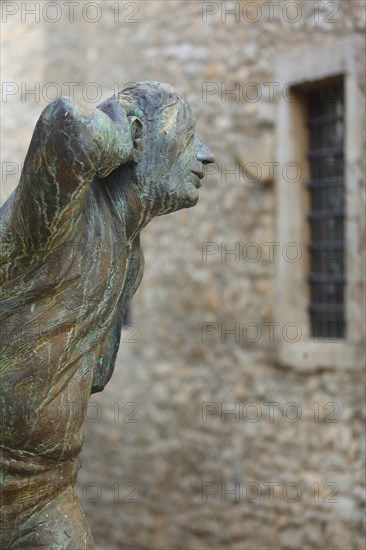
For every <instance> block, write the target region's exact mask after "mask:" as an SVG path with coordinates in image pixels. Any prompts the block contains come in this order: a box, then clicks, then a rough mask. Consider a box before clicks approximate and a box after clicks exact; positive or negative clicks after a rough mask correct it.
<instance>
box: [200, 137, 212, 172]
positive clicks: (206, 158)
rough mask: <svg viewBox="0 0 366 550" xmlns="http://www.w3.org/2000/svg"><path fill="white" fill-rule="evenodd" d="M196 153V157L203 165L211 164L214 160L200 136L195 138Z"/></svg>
mask: <svg viewBox="0 0 366 550" xmlns="http://www.w3.org/2000/svg"><path fill="white" fill-rule="evenodd" d="M196 154H197V159H198V160H199V161H200V162H202V164H203V165H206V164H212V163H213V162H215V157H214V156H213V154H212V153H211V151H210V149H209V148H208V147H206V145H203V143H202V142H201V140H200V138H198V137H197V138H196Z"/></svg>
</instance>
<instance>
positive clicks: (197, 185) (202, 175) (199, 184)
mask: <svg viewBox="0 0 366 550" xmlns="http://www.w3.org/2000/svg"><path fill="white" fill-rule="evenodd" d="M191 172H192V174H194V175H195V176H196V178H198V179H197V180H196V183H195V186H196V187H197V189H199V188H200V187H201V185H202V184H201V181H200V180H201V179H202V178H204V177H205V173H204V172H201V171H198V170H191Z"/></svg>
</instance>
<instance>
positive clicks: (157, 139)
mask: <svg viewBox="0 0 366 550" xmlns="http://www.w3.org/2000/svg"><path fill="white" fill-rule="evenodd" d="M118 100H119V102H120V103H121V104H122V105H123V107H124V110H125V113H126V115H127V117H128V120H129V123H130V131H131V136H132V140H133V145H134V162H133V163H132V164H131V165H129V166H128V178H127V179H129V180H130V181H131V180H132V181H133V184H134V190H135V191H136V193H137V196H138V199H139V201H140V202H141V205H142V207H143V208H146V209H148V210H149V214H150V215H154V216H158V215H162V214H167V213H169V212H175V211H176V210H180V209H181V208H189V207H191V206H194V205H195V204H196V203H197V201H198V197H199V194H198V189H199V187H200V186H201V181H200V180H201V179H202V178H203V177H204V167H205V165H206V164H209V163H212V162H214V161H215V159H214V157H213V155H212V154H211V152H210V151H209V149H208V148H207V147H205V146H204V145H203V144H202V143H201V141H200V139H199V137H198V136H197V134H196V132H195V121H194V118H193V115H192V111H191V109H190V107H189V105H188V103H187V102H186V100H185V99H184V98H183V97H182V95H181V94H180V93H179V92H177V91H176V90H175V89H174V88H172V87H171V86H170V85H168V84H162V83H159V82H139V83H136V84H134V85H130V86H128V87H126V88H125V89H123V90H122V91H121V92H120V93H119V94H118ZM122 168H123V167H122ZM120 173H121V174H122V173H123V172H120ZM121 179H122V180H123V179H124V178H123V177H122V178H121ZM120 184H121V185H123V181H121V182H120Z"/></svg>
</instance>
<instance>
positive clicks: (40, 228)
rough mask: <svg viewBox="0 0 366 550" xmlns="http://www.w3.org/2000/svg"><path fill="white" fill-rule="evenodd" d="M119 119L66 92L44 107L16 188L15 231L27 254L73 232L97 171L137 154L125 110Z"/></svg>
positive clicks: (103, 171)
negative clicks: (75, 100)
mask: <svg viewBox="0 0 366 550" xmlns="http://www.w3.org/2000/svg"><path fill="white" fill-rule="evenodd" d="M114 109H115V110H116V109H119V110H120V112H119V113H118V123H115V122H113V121H112V120H111V118H110V117H109V116H108V115H107V114H105V113H104V112H102V110H100V109H97V108H94V107H90V106H88V105H86V104H78V103H73V102H71V101H70V100H68V99H66V98H64V97H62V98H59V99H57V100H56V101H54V102H52V103H51V104H50V105H48V106H47V107H46V109H45V110H44V111H43V113H42V115H41V117H40V118H39V120H38V122H37V125H36V127H35V130H34V133H33V137H32V140H31V143H30V146H29V150H28V153H27V155H26V158H25V162H24V167H23V170H22V174H21V178H20V182H19V185H18V187H17V188H16V190H15V195H14V200H13V209H12V216H11V220H10V225H11V233H12V235H13V239H14V240H15V245H16V246H17V247H18V250H19V248H20V250H22V251H23V253H25V254H27V255H28V254H33V253H34V252H37V253H42V252H46V253H47V252H50V251H52V250H54V249H55V248H56V247H57V246H59V245H60V244H62V243H63V242H64V241H65V240H67V239H68V237H69V236H70V235H71V234H72V232H73V230H74V229H75V226H76V224H77V222H78V220H79V218H80V215H81V213H82V211H83V207H84V204H85V200H86V194H87V191H88V189H89V186H90V184H91V182H92V181H93V178H94V176H97V177H99V178H104V177H106V176H107V175H108V174H110V172H112V171H113V170H114V169H115V168H117V167H118V166H120V165H121V164H123V163H125V162H128V161H129V160H131V159H132V155H133V143H132V138H131V134H130V130H129V122H128V119H127V116H126V114H125V112H124V109H123V107H122V105H121V104H119V102H117V100H116V104H115V105H114Z"/></svg>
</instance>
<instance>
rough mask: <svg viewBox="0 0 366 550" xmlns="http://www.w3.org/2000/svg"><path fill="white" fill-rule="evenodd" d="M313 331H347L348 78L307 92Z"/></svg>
mask: <svg viewBox="0 0 366 550" xmlns="http://www.w3.org/2000/svg"><path fill="white" fill-rule="evenodd" d="M307 100H308V113H309V116H308V128H309V154H308V159H309V165H310V182H309V183H308V190H309V193H310V213H309V216H308V222H309V224H310V235H311V237H310V245H309V252H310V274H309V277H308V280H309V285H310V297H311V298H310V306H309V314H310V324H311V331H312V336H315V337H327V338H334V339H339V338H344V336H345V328H346V327H345V283H346V279H345V267H344V259H345V240H344V216H345V185H344V88H343V81H340V82H336V83H334V82H333V83H331V84H328V85H325V86H322V87H319V88H318V89H316V90H313V91H311V92H309V93H308V94H307Z"/></svg>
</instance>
